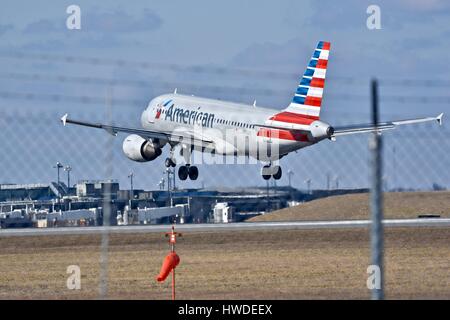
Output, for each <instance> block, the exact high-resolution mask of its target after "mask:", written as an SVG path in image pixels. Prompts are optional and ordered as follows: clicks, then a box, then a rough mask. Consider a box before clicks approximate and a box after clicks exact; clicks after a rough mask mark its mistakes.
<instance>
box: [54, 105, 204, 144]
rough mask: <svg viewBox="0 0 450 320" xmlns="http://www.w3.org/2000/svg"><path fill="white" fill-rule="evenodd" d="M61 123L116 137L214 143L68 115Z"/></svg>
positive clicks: (187, 133)
mask: <svg viewBox="0 0 450 320" xmlns="http://www.w3.org/2000/svg"><path fill="white" fill-rule="evenodd" d="M61 122H62V123H63V125H64V126H65V125H66V124H68V123H70V124H75V125H79V126H84V127H90V128H97V129H103V130H105V131H106V132H108V133H109V134H111V135H113V136H116V135H117V133H119V132H124V133H131V134H137V135H139V136H141V137H142V138H145V139H166V140H168V141H171V142H174V143H181V142H183V143H188V144H193V145H198V146H204V145H205V144H210V143H213V141H212V140H209V139H206V138H205V137H203V136H202V137H201V138H199V137H196V136H194V135H192V134H191V133H190V132H181V131H176V132H160V131H150V130H145V129H137V128H127V127H118V126H112V125H107V124H102V123H92V122H84V121H79V120H72V119H69V118H68V115H67V113H66V114H65V115H64V116H63V117H62V118H61Z"/></svg>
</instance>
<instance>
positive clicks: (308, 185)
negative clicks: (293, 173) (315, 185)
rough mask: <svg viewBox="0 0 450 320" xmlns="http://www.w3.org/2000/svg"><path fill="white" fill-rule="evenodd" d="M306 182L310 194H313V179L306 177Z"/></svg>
mask: <svg viewBox="0 0 450 320" xmlns="http://www.w3.org/2000/svg"><path fill="white" fill-rule="evenodd" d="M305 183H306V185H307V188H308V194H311V179H309V178H308V179H306V180H305Z"/></svg>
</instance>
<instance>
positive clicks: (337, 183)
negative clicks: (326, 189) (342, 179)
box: [333, 175, 339, 189]
mask: <svg viewBox="0 0 450 320" xmlns="http://www.w3.org/2000/svg"><path fill="white" fill-rule="evenodd" d="M333 180H334V188H335V189H339V176H338V175H336V176H334V179H333Z"/></svg>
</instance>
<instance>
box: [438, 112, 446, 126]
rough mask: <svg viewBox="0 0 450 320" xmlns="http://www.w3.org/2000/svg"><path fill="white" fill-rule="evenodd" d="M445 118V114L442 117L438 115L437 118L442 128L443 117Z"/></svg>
mask: <svg viewBox="0 0 450 320" xmlns="http://www.w3.org/2000/svg"><path fill="white" fill-rule="evenodd" d="M443 116H444V114H443V113H441V114H440V115H438V116H437V117H436V121H437V122H438V123H439V125H440V126H442V117H443Z"/></svg>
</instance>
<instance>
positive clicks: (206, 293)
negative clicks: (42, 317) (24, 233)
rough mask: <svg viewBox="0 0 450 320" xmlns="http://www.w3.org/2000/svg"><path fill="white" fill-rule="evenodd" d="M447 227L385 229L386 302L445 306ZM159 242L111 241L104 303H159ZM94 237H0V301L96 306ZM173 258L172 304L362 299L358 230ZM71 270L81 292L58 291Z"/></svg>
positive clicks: (209, 236) (156, 237) (282, 237)
mask: <svg viewBox="0 0 450 320" xmlns="http://www.w3.org/2000/svg"><path fill="white" fill-rule="evenodd" d="M449 239H450V229H449V228H420V229H413V228H392V229H387V230H386V268H387V271H386V290H387V294H386V296H387V298H402V299H407V298H441V299H449V298H450V245H449ZM166 241H167V239H166V238H164V236H163V235H162V234H136V235H131V234H122V235H117V234H116V235H111V236H110V246H109V281H108V286H109V288H108V296H107V298H120V299H132V298H139V299H168V298H170V282H169V281H167V282H165V283H163V284H160V283H157V282H156V281H155V276H156V275H157V273H158V272H159V268H160V267H161V263H162V260H163V258H164V256H165V254H166V253H167V252H168V244H167V242H166ZM99 247H100V236H92V235H83V236H45V237H44V236H39V237H10V238H0V248H1V249H0V270H1V272H0V298H1V299H12V298H20V299H23V298H24V299H44V298H46V299H47V298H50V299H83V298H87V299H93V298H98V297H99V296H98V286H99V274H100V269H99V257H100V252H99ZM177 252H178V254H179V255H180V257H181V264H180V266H179V267H178V268H177V289H178V296H177V297H178V298H179V299H259V298H264V299H301V298H306V299H350V298H357V299H364V298H369V297H370V296H369V292H368V290H367V288H366V280H367V274H366V269H367V266H368V265H369V264H370V263H369V234H368V230H366V229H349V230H335V229H333V230H283V231H281V230H279V231H264V232H258V231H239V232H236V231H235V232H229V231H222V232H216V233H210V232H202V233H200V232H196V233H187V234H185V235H184V236H183V238H181V239H180V241H179V243H178V246H177ZM72 264H75V265H79V266H80V268H81V274H82V280H81V286H82V287H81V290H74V291H71V290H68V289H67V288H66V279H67V277H68V275H67V274H66V268H67V266H68V265H72Z"/></svg>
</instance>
